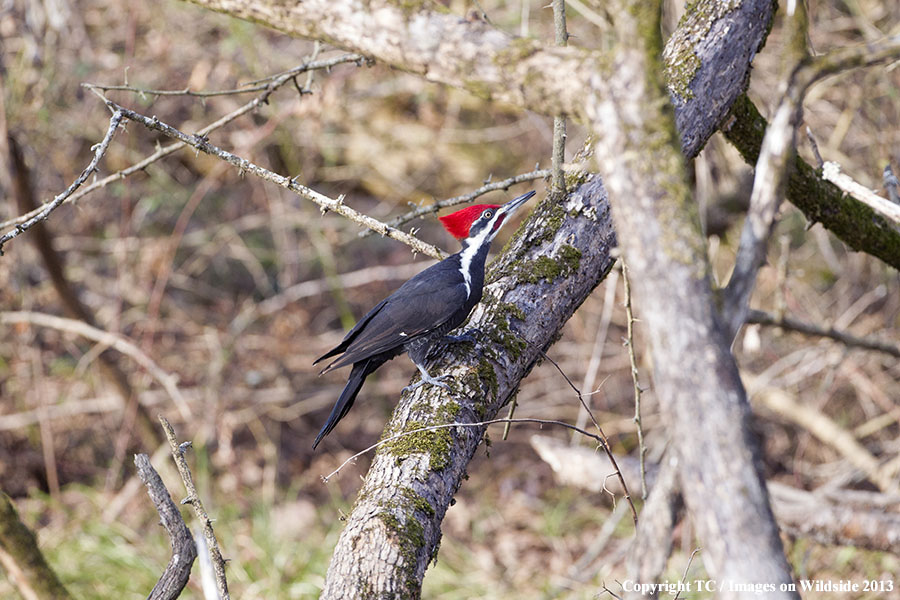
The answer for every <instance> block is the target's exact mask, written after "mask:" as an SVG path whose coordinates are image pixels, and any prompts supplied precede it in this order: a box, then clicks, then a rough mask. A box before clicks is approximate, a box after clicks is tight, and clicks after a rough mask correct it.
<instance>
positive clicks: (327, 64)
mask: <svg viewBox="0 0 900 600" xmlns="http://www.w3.org/2000/svg"><path fill="white" fill-rule="evenodd" d="M365 61H366V58H365V57H364V56H363V55H361V54H343V55H341V56H336V57H334V58H329V59H326V60H320V61H315V62H307V63H304V64H302V65H298V66H296V67H294V68H293V69H289V70H287V71H283V72H281V73H276V74H274V75H270V76H269V77H266V78H264V79H257V80H255V81H250V82H247V83H244V84H242V85H241V86H239V87H237V88H234V89H230V90H210V91H195V90H192V89H190V88H189V87H187V88H184V89H181V90H157V89H152V88H140V87H135V86H132V85H101V84H96V83H84V84H82V85H83V86H84V87H86V88H90V89H97V90H102V91H104V92H111V91H123V92H134V93H136V94H138V95H140V96H192V97H195V98H209V97H212V96H234V95H236V94H249V93H253V92H267V91H270V90H271V88H272V87H273V85H274V86H275V87H280V86H281V84H277V85H276V83H277V82H278V81H281V82H282V84H283V83H286V82H288V81H290V80H292V79H293V78H294V77H296V76H297V75H300V74H301V73H310V72H312V71H316V70H320V69H330V68H331V67H334V66H336V65H339V64H341V63H348V62H355V63H357V64H362V63H364V62H365Z"/></svg>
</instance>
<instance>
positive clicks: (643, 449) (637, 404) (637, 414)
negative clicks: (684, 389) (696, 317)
mask: <svg viewBox="0 0 900 600" xmlns="http://www.w3.org/2000/svg"><path fill="white" fill-rule="evenodd" d="M622 281H623V283H624V284H625V322H626V326H625V327H626V332H625V335H626V338H625V345H626V346H628V360H629V362H630V363H631V381H632V383H633V384H634V419H633V420H634V425H635V427H637V438H638V456H639V458H640V463H641V499H642V500H646V499H647V469H646V464H645V458H646V455H647V446H645V445H644V427H643V425H642V424H641V394H642V393H643V391H644V390H643V389H642V388H641V385H640V382H639V381H638V368H637V357H636V355H635V352H634V312H633V311H632V309H631V282H630V281H629V280H628V267H626V265H625V261H622Z"/></svg>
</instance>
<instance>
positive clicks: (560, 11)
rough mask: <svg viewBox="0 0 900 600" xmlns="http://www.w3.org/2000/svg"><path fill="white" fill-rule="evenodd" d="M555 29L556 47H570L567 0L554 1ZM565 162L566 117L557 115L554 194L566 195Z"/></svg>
mask: <svg viewBox="0 0 900 600" xmlns="http://www.w3.org/2000/svg"><path fill="white" fill-rule="evenodd" d="M553 29H554V37H555V41H556V45H557V46H566V45H568V41H569V32H568V31H566V2H565V0H553ZM565 160H566V117H565V116H564V115H556V116H555V117H553V154H552V158H551V164H552V166H551V170H552V171H553V176H552V186H553V192H554V193H555V194H559V195H563V194H565V193H566V177H565V173H563V163H564V162H565Z"/></svg>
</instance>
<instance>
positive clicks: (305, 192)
mask: <svg viewBox="0 0 900 600" xmlns="http://www.w3.org/2000/svg"><path fill="white" fill-rule="evenodd" d="M104 100H105V102H106V105H107V106H108V107H109V108H110V110H113V111H116V112H121V113H122V115H123V116H124V117H125V118H126V119H128V120H130V121H134V122H135V123H140V124H141V125H143V126H144V127H146V128H148V129H152V130H154V131H159V132H160V133H162V134H163V135H165V136H167V137H170V138H172V139H175V140H178V141H179V142H182V143H184V144H186V145H188V146H191V147H192V148H196V149H197V150H200V151H201V152H204V153H206V154H210V155H212V156H216V157H217V158H219V159H221V160H224V161H225V162H227V163H230V164H232V165H234V166H235V167H237V168H238V169H239V170H240V172H241V173H245V172H248V173H252V174H253V175H256V176H257V177H259V178H260V179H264V180H266V181H270V182H272V183H275V184H277V185H280V186H281V187H283V188H285V189H288V190H290V191H292V192H294V193H295V194H297V195H298V196H300V197H301V198H304V199H306V200H310V201H311V202H314V203H316V204H318V205H319V206H320V207H321V208H322V212H323V213H324V212H327V211H329V210H330V211H333V212H336V213H337V214H339V215H341V216H342V217H346V218H347V219H350V220H351V221H353V222H355V223H358V224H360V225H363V226H365V227H368V228H369V229H372V230H374V231H376V232H378V233H380V234H381V235H383V236H386V237H389V238H392V239H395V240H397V241H399V242H403V243H404V244H406V245H408V246H410V247H411V248H412V249H413V250H414V251H416V252H421V253H422V254H427V255H428V256H431V257H433V258H437V259H442V258H443V253H442V252H441V251H440V250H439V249H438V248H437V247H436V246H433V245H431V244H428V243H426V242H423V241H422V240H420V239H419V238H417V237H415V236H413V235H410V234H408V233H406V232H404V231H401V230H399V229H396V228H394V227H390V226H389V225H386V224H384V223H382V222H381V221H379V220H377V219H375V218H373V217H370V216H368V215H365V214H363V213H360V212H359V211H356V210H354V209H352V208H350V207H349V206H347V205H346V204H344V198H343V196H340V197H338V198H337V199H334V198H329V197H328V196H326V195H324V194H321V193H319V192H317V191H315V190H314V189H312V188H309V187H306V186H305V185H303V184H301V183H299V182H298V181H297V179H296V178H295V177H294V178H291V177H286V176H284V175H279V174H278V173H274V172H272V171H270V170H268V169H266V168H263V167H261V166H259V165H257V164H256V163H253V162H251V161H249V160H247V159H246V158H242V157H240V156H237V155H236V154H232V153H231V152H228V151H227V150H223V149H222V148H219V147H218V146H215V145H213V144H211V143H209V140H208V139H207V137H206V136H205V135H202V134H195V135H189V134H187V133H184V132H183V131H180V130H178V129H176V128H174V127H172V126H171V125H168V124H167V123H164V122H162V121H160V120H159V119H158V118H156V117H147V116H145V115H142V114H140V113H137V112H135V111H133V110H130V109H128V108H125V107H123V106H120V105H118V104H116V103H115V102H113V101H112V100H109V99H104Z"/></svg>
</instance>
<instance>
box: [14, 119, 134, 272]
mask: <svg viewBox="0 0 900 600" xmlns="http://www.w3.org/2000/svg"><path fill="white" fill-rule="evenodd" d="M124 116H125V115H124V114H123V113H122V112H120V111H116V112H114V113H113V115H112V117H110V119H109V127H108V128H107V130H106V135H105V136H104V137H103V141H101V142H100V143H99V144H97V145H96V146H94V158H93V159H92V160H91V162H90V163H89V164H88V166H87V167H86V168H85V169H84V171H82V172H81V175H79V176H78V177H77V178H76V179H75V181H73V182H72V184H71V185H70V186H69V187H68V188H66V191H64V192H63V193H61V194H59V195H58V196H56V198H54V199H53V201H52V202H49V203H47V204H45V205H44V206H43V207H41V208H40V209H39V210H38V211H37V212H36V213H35V214H34V216H32V217H30V218H29V219H27V220H26V221H23V222H22V223H20V224H18V225H16V227H15V229H11V230H10V231H7V232H6V233H4V234H3V235H2V236H0V256H3V245H4V244H5V243H6V242H8V241H9V240H11V239H13V238H15V237H17V236H19V235H21V234H22V233H25V232H26V231H28V229H30V228H31V227H33V226H34V225H36V224H37V223H40V222H41V221H43V220H44V219H46V218H47V217H48V216H49V215H50V213H51V212H53V211H54V210H56V209H57V208H59V206H60V205H61V204H62V203H63V202H65V201H66V199H67V198H69V197H70V196H71V195H72V194H74V193H75V190H77V189H78V188H79V187H81V184H82V183H84V182H85V181H86V180H87V178H88V177H89V176H90V175H91V173H93V172H94V171H96V170H98V169H97V165H98V164H100V159H101V158H103V155H104V154H106V150H107V149H108V148H109V143H110V142H111V141H112V138H113V135H115V133H116V129H118V127H119V123H121V122H122V118H123V117H124Z"/></svg>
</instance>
